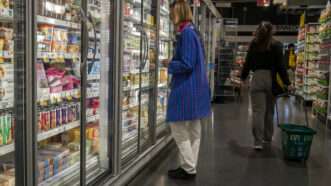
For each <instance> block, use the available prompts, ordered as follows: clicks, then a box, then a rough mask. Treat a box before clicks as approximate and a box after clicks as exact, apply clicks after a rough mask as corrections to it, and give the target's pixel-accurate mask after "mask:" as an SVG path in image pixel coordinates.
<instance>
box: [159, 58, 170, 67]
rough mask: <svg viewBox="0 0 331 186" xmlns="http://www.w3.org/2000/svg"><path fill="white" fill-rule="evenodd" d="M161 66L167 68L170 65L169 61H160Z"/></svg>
mask: <svg viewBox="0 0 331 186" xmlns="http://www.w3.org/2000/svg"><path fill="white" fill-rule="evenodd" d="M161 63H162V65H163V66H165V67H168V66H169V63H170V60H169V59H164V60H162V61H161Z"/></svg>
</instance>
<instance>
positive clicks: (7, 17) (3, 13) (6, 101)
mask: <svg viewBox="0 0 331 186" xmlns="http://www.w3.org/2000/svg"><path fill="white" fill-rule="evenodd" d="M14 25H15V21H14V12H13V1H12V0H9V1H7V2H6V3H3V4H2V6H1V7H0V33H1V35H0V160H1V161H0V166H1V167H2V168H1V170H0V177H2V178H3V179H2V181H3V182H5V183H8V185H10V186H13V184H14V183H13V180H15V176H14V175H13V173H15V163H14V161H15V158H14V150H15V132H16V131H15V130H16V127H15V118H16V116H15V114H14V112H15V109H14V95H15V89H14V86H15V82H14V80H15V79H14V74H15V69H14V68H15V67H14V63H15V62H14V54H15V51H14V42H15V41H14V36H15V33H14ZM6 167H8V168H6Z"/></svg>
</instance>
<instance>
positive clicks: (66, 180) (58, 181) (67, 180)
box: [39, 155, 98, 186]
mask: <svg viewBox="0 0 331 186" xmlns="http://www.w3.org/2000/svg"><path fill="white" fill-rule="evenodd" d="M97 165H98V156H96V155H89V156H88V157H87V162H86V166H87V167H86V168H87V170H91V168H95V167H97ZM79 176H80V162H76V163H74V164H73V165H72V166H70V167H68V168H66V169H65V170H63V171H61V172H60V173H58V174H56V175H54V176H53V177H50V178H48V179H47V180H45V181H43V182H41V183H40V184H39V185H40V186H49V185H71V184H73V185H75V184H76V183H77V181H78V180H79Z"/></svg>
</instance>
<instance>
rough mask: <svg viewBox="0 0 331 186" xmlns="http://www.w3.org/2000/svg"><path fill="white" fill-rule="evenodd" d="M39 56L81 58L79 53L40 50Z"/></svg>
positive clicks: (40, 57)
mask: <svg viewBox="0 0 331 186" xmlns="http://www.w3.org/2000/svg"><path fill="white" fill-rule="evenodd" d="M37 58H39V59H45V58H48V59H61V58H62V59H74V58H80V54H79V53H76V54H75V53H58V52H38V54H37Z"/></svg>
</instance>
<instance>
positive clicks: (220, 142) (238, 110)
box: [129, 99, 331, 186]
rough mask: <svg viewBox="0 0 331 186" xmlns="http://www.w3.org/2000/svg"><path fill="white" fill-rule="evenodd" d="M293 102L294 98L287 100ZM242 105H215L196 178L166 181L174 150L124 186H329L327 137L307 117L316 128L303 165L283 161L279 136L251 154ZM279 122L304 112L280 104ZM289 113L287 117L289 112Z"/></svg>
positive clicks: (247, 121)
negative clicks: (127, 185)
mask: <svg viewBox="0 0 331 186" xmlns="http://www.w3.org/2000/svg"><path fill="white" fill-rule="evenodd" d="M292 102H293V99H292ZM247 108H248V101H247V99H245V100H244V102H243V103H241V104H238V103H231V104H221V105H214V114H213V118H211V120H212V121H211V122H210V123H209V124H206V125H205V126H204V127H203V128H204V129H203V141H202V146H201V153H200V159H199V166H198V175H197V177H196V179H195V180H192V181H179V180H171V179H168V177H167V170H168V169H170V168H174V167H175V165H176V164H175V159H176V153H177V150H176V149H175V146H174V145H173V146H172V147H173V150H170V152H164V153H163V154H161V155H160V158H159V160H156V161H155V162H154V163H153V165H151V166H149V167H146V168H145V169H144V170H143V171H142V172H141V174H140V175H138V176H137V177H136V178H135V179H134V180H133V181H132V182H131V183H130V184H129V186H221V185H224V186H243V185H245V186H280V185H281V186H317V185H318V186H329V185H330V183H331V176H330V172H331V133H330V132H327V130H326V129H325V127H324V125H323V124H320V123H318V122H316V121H315V120H314V119H313V118H311V119H310V120H311V125H312V126H313V127H314V128H316V130H317V131H318V135H317V136H316V137H315V139H314V142H313V147H312V152H311V158H310V160H309V161H308V162H307V163H306V164H304V163H298V162H286V161H284V160H283V159H282V151H281V149H280V147H281V146H280V133H279V130H278V129H275V130H276V132H277V133H276V135H275V138H274V142H273V145H272V146H271V147H269V148H267V149H265V150H264V151H263V152H255V151H254V150H252V148H251V145H252V143H253V140H252V137H251V129H250V119H251V118H250V117H249V116H250V111H249V110H248V109H247ZM280 108H281V110H282V111H284V113H285V114H281V118H285V120H288V121H292V120H293V119H302V118H303V114H302V113H303V112H302V110H298V109H290V108H289V104H285V102H284V101H280ZM291 113H293V115H292V116H290V114H291Z"/></svg>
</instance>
